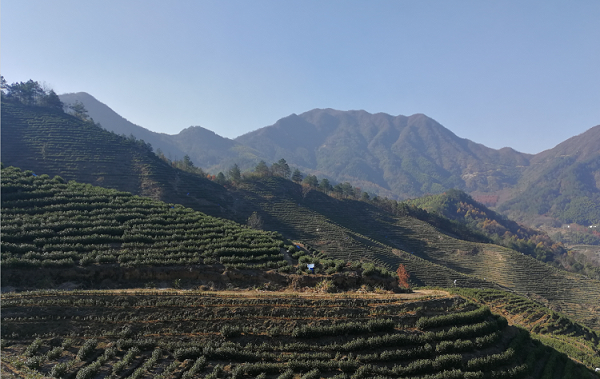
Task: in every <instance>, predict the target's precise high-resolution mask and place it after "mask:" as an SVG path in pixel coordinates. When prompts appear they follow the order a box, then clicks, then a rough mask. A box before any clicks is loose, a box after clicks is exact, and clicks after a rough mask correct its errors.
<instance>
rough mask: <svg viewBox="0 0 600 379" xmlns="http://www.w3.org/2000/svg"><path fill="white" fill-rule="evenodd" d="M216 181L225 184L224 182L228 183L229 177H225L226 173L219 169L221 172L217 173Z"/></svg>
mask: <svg viewBox="0 0 600 379" xmlns="http://www.w3.org/2000/svg"><path fill="white" fill-rule="evenodd" d="M215 182H216V183H218V184H220V185H224V184H227V179H226V178H225V175H224V174H223V173H222V172H220V171H219V173H218V174H217V177H216V178H215Z"/></svg>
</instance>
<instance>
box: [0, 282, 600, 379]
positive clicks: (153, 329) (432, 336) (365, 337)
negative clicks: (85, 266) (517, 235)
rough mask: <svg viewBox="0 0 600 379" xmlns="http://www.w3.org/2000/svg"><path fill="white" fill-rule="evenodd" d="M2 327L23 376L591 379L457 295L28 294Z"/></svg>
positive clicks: (5, 307) (10, 298) (10, 300)
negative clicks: (548, 373) (549, 376)
mask: <svg viewBox="0 0 600 379" xmlns="http://www.w3.org/2000/svg"><path fill="white" fill-rule="evenodd" d="M2 325H3V328H2V360H3V367H4V370H5V373H6V371H10V372H12V373H15V374H17V375H21V376H27V377H35V375H38V376H40V377H41V376H42V375H43V376H52V377H74V378H80V379H81V378H96V377H107V378H192V377H210V378H249V377H260V378H321V377H335V378H351V377H352V378H417V377H418V378H487V377H493V378H545V377H546V374H545V373H546V371H548V367H552V370H553V371H552V372H553V373H554V374H556V376H553V377H555V378H571V377H577V378H586V377H590V378H592V377H594V376H593V375H594V374H593V373H591V372H590V371H589V370H587V369H586V368H584V367H583V366H581V365H578V364H575V363H574V362H573V361H570V360H569V359H567V358H566V357H565V356H564V355H562V354H560V353H557V352H555V351H554V350H552V349H549V348H547V347H545V346H543V345H541V344H540V343H538V342H535V341H533V340H531V339H530V338H529V336H528V333H527V332H525V331H523V330H521V329H517V328H514V327H510V326H508V324H507V322H506V320H505V319H504V318H502V317H498V316H495V315H493V314H492V313H490V311H489V310H488V308H485V307H481V306H479V305H475V304H473V303H470V302H468V301H465V300H464V299H463V298H460V297H456V296H454V297H447V296H446V297H437V296H433V297H431V296H427V297H424V298H420V299H419V298H417V299H415V298H412V299H410V298H409V299H407V298H405V297H404V296H402V295H387V296H382V295H378V296H362V297H357V296H350V295H344V294H342V295H321V296H316V295H313V296H301V295H298V294H282V293H269V294H264V293H263V294H261V293H255V292H254V293H248V292H246V293H244V292H240V293H237V294H232V293H220V292H209V293H207V292H192V291H183V292H174V291H165V292H161V291H155V292H148V291H143V292H139V293H132V292H121V291H91V292H86V291H71V292H59V291H47V292H29V293H21V294H8V295H3V296H2Z"/></svg>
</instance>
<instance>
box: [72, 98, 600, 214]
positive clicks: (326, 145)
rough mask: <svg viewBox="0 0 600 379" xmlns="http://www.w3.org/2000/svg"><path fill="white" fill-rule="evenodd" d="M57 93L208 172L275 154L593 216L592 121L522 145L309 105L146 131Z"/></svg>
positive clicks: (341, 174)
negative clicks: (529, 148)
mask: <svg viewBox="0 0 600 379" xmlns="http://www.w3.org/2000/svg"><path fill="white" fill-rule="evenodd" d="M61 98H62V99H63V101H69V102H72V101H74V100H78V101H81V102H82V103H83V104H84V105H86V107H87V108H88V110H89V113H90V115H91V116H92V117H93V118H94V120H96V121H100V122H101V123H102V124H103V125H105V124H106V125H107V128H112V130H114V131H115V132H116V133H118V134H126V135H127V134H128V133H133V134H134V135H135V136H136V137H137V138H141V139H143V140H144V141H147V142H150V143H151V144H152V146H154V147H155V148H160V149H161V150H162V152H163V153H164V154H165V155H166V156H167V157H171V159H175V158H177V157H182V156H183V155H185V154H187V155H189V156H190V158H191V159H192V161H193V162H194V164H195V165H196V166H198V167H202V168H203V169H205V170H207V171H209V172H212V173H216V172H218V171H222V172H227V171H228V170H229V168H230V167H231V166H233V164H238V166H239V167H240V168H241V169H242V170H243V171H244V170H245V171H248V170H253V169H254V167H255V166H256V164H257V163H258V162H259V161H260V160H264V161H265V162H267V163H270V162H276V161H278V160H279V159H281V158H284V159H285V160H286V161H287V163H288V164H289V165H290V166H292V168H298V169H300V170H301V171H302V172H303V173H304V174H305V175H306V174H311V175H316V176H317V177H318V178H319V179H323V178H327V179H329V180H332V181H334V182H340V183H341V182H349V183H350V184H352V185H353V186H356V187H360V188H361V189H362V190H363V191H366V192H368V193H371V194H376V195H379V196H385V197H389V198H394V199H406V198H415V197H419V196H423V195H427V194H439V193H442V192H444V191H446V190H448V189H451V188H456V189H460V190H463V191H465V192H467V193H469V194H470V195H471V196H473V198H475V200H477V201H479V202H481V203H484V204H486V205H488V206H491V207H498V208H497V209H498V210H499V211H501V212H502V213H504V214H507V215H509V216H510V217H511V218H513V219H516V220H518V221H520V222H524V223H526V224H528V225H539V224H540V223H550V224H553V223H557V224H560V223H565V222H578V223H583V224H586V225H587V224H594V223H598V222H600V209H599V207H600V206H598V204H600V202H599V201H598V200H599V197H598V183H600V179H599V178H600V173H599V171H598V165H599V163H598V160H599V159H600V137H599V134H600V131H599V130H600V127H595V128H592V129H590V130H589V131H588V132H586V133H583V134H581V135H579V136H576V137H573V138H571V139H569V140H567V141H565V142H563V143H561V144H559V145H558V146H556V147H555V148H553V149H549V150H546V151H544V152H541V153H539V154H536V155H530V154H523V153H519V152H517V151H515V150H513V149H511V148H503V149H499V150H496V149H491V148H488V147H486V146H484V145H481V144H478V143H475V142H472V141H470V140H468V139H464V138H460V137H458V136H456V135H455V134H454V133H452V132H451V131H450V130H448V129H446V128H444V127H443V126H442V125H440V124H439V123H438V122H436V121H435V120H433V119H431V118H429V117H427V116H425V115H422V114H416V115H412V116H409V117H406V116H391V115H388V114H384V113H378V114H370V113H368V112H365V111H337V110H333V109H314V110H312V111H309V112H305V113H302V114H300V115H296V114H292V115H290V116H288V117H284V118H282V119H280V120H279V121H277V122H276V123H275V124H274V125H271V126H267V127H264V128H261V129H259V130H256V131H253V132H250V133H247V134H245V135H243V136H240V137H238V138H236V139H235V140H230V139H227V138H223V137H220V136H218V135H216V134H215V133H213V132H211V131H208V130H207V129H204V128H201V127H198V126H194V127H189V128H187V129H184V130H183V131H181V132H180V133H179V134H177V135H172V136H171V135H165V134H158V133H153V132H150V131H148V130H146V129H143V128H141V127H137V126H135V125H132V124H130V123H129V124H127V122H125V124H123V122H122V121H123V120H121V121H120V122H116V121H114V120H117V119H118V118H119V117H120V116H118V115H116V113H114V112H112V111H110V109H109V108H108V107H106V106H105V105H103V104H101V103H99V102H98V101H97V100H95V99H94V98H93V97H91V96H89V95H87V94H85V93H78V94H68V95H61ZM100 110H102V111H100ZM111 112H112V116H111V117H108V115H109V114H111ZM126 124H127V125H126Z"/></svg>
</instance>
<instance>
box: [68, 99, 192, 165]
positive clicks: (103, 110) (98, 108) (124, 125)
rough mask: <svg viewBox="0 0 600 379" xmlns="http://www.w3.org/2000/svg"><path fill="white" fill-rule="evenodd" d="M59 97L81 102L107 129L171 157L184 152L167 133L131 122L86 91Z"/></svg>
mask: <svg viewBox="0 0 600 379" xmlns="http://www.w3.org/2000/svg"><path fill="white" fill-rule="evenodd" d="M59 98H60V100H61V101H62V102H63V103H64V104H65V105H69V104H74V103H75V102H80V103H82V104H83V105H84V106H85V109H86V110H87V111H88V114H89V116H90V117H91V118H92V119H94V121H96V122H99V123H100V124H101V125H102V127H103V128H104V129H106V130H108V131H111V132H114V133H116V134H124V135H126V136H130V135H134V136H135V137H136V138H137V139H141V140H144V142H146V143H150V144H151V145H152V147H153V148H154V149H161V150H162V151H163V152H164V154H165V155H169V156H171V157H173V158H172V159H176V158H177V159H181V158H183V156H184V155H185V154H186V153H185V151H183V150H181V149H179V147H177V145H176V144H174V143H173V142H171V141H170V138H169V137H170V136H169V135H168V134H164V133H155V132H153V131H150V130H148V129H145V128H143V127H141V126H138V125H135V124H133V123H132V122H130V121H128V120H127V119H125V118H124V117H122V116H120V115H119V114H117V113H116V112H115V111H113V110H112V109H110V108H109V107H108V106H107V105H106V104H104V103H101V102H100V101H98V100H96V99H95V98H94V97H93V96H92V95H90V94H88V93H85V92H77V93H67V94H63V95H60V96H59Z"/></svg>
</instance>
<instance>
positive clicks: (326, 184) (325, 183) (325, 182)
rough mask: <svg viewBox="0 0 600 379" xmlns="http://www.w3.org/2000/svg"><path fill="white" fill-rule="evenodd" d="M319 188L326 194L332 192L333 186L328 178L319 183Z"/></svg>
mask: <svg viewBox="0 0 600 379" xmlns="http://www.w3.org/2000/svg"><path fill="white" fill-rule="evenodd" d="M319 188H320V189H321V190H322V191H324V192H329V191H331V190H332V188H333V187H331V184H330V183H329V180H328V179H327V178H323V179H321V183H319Z"/></svg>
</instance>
